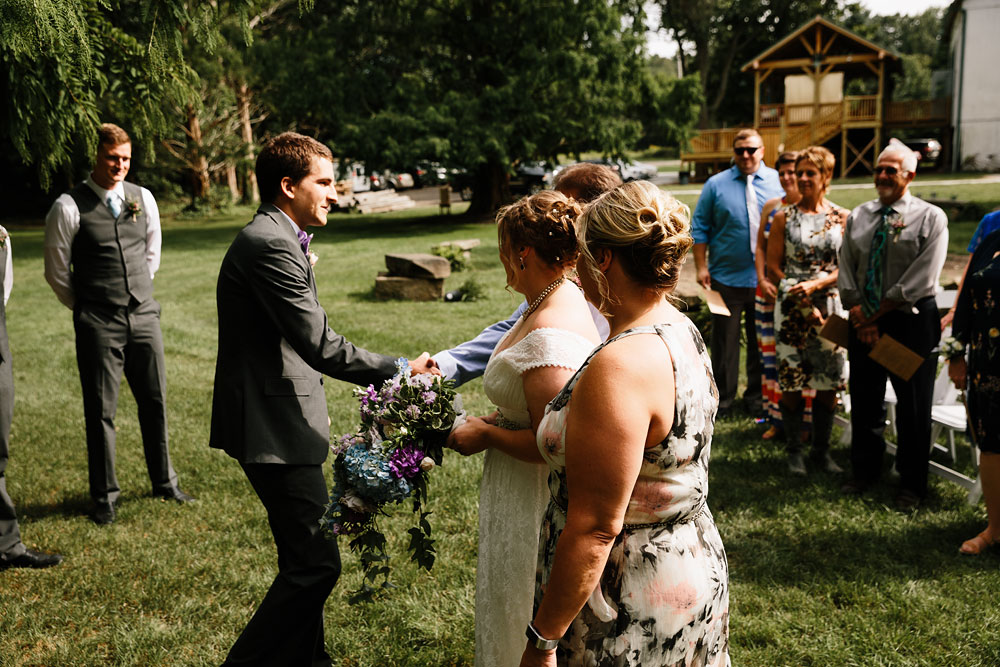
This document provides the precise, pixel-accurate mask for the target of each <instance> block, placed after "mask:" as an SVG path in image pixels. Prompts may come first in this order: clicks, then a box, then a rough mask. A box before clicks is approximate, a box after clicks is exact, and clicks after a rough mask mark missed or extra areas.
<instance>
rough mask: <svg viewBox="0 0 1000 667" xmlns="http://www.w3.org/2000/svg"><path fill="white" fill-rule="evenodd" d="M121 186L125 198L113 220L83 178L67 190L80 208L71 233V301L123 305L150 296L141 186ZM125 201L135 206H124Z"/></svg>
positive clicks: (150, 287)
mask: <svg viewBox="0 0 1000 667" xmlns="http://www.w3.org/2000/svg"><path fill="white" fill-rule="evenodd" d="M123 185H124V186H125V201H126V203H125V204H123V205H122V212H121V215H119V216H118V219H117V220H116V219H115V217H114V216H113V215H112V214H111V210H110V209H109V208H108V205H107V204H106V203H105V202H102V201H101V200H100V199H99V198H98V197H97V194H96V193H95V192H94V191H93V190H92V189H91V188H90V186H88V185H87V184H86V183H80V184H79V185H77V186H76V187H75V188H73V189H72V190H70V192H69V194H70V196H71V197H72V198H73V201H75V202H76V207H77V208H78V209H79V210H80V230H79V231H78V232H77V234H76V238H74V239H73V248H72V253H73V291H74V292H75V294H76V301H77V303H83V302H87V301H92V302H97V303H109V304H113V305H116V306H127V305H129V303H130V302H131V300H132V299H133V298H134V299H135V300H136V301H137V302H139V303H142V302H143V301H146V300H147V299H149V298H151V297H152V296H153V280H152V279H151V278H150V277H149V265H148V264H147V263H146V222H147V220H146V210H145V208H144V207H143V205H142V189H141V188H139V187H138V186H136V185H132V184H131V183H123ZM129 202H135V203H136V204H138V205H139V207H140V209H141V210H140V211H139V213H138V214H135V215H133V214H132V213H130V212H129V210H128V209H129V205H128V203H129Z"/></svg>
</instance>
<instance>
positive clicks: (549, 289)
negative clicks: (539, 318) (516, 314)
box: [524, 276, 566, 318]
mask: <svg viewBox="0 0 1000 667" xmlns="http://www.w3.org/2000/svg"><path fill="white" fill-rule="evenodd" d="M565 279H566V278H565V277H564V276H559V277H558V278H556V279H555V280H554V281H552V282H551V283H549V286H548V287H546V288H545V289H543V290H542V293H541V294H539V295H538V297H537V298H536V299H535V300H534V301H532V302H531V305H530V306H528V307H527V308H526V309H525V310H524V317H525V318H527V317H528V315H531V314H532V313H533V312H535V310H536V309H537V308H538V307H539V306H540V305H542V301H545V297H547V296H548V295H549V294H550V293H551V292H552V290H554V289H555V288H557V287H559V285H560V284H561V283H562V281H564V280H565Z"/></svg>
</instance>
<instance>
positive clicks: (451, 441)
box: [446, 417, 544, 463]
mask: <svg viewBox="0 0 1000 667" xmlns="http://www.w3.org/2000/svg"><path fill="white" fill-rule="evenodd" d="M446 445H447V446H448V447H450V448H451V449H454V450H455V451H456V452H458V453H459V454H464V455H465V456H471V455H472V454H478V453H479V452H482V451H485V450H487V449H489V448H490V447H495V448H497V449H499V450H500V451H502V452H504V453H506V454H509V455H510V456H513V457H514V458H516V459H520V460H522V461H527V462H528V463H544V461H543V459H542V455H541V454H539V452H538V447H537V446H536V445H535V432H534V431H532V430H531V429H529V428H523V429H520V430H517V431H510V430H508V429H505V428H501V427H499V426H494V425H492V424H490V423H489V422H487V421H486V420H484V419H482V418H480V417H469V418H468V419H467V420H466V422H465V423H464V424H463V425H462V426H461V427H459V428H457V429H455V430H454V431H452V433H451V435H449V436H448V442H447V443H446Z"/></svg>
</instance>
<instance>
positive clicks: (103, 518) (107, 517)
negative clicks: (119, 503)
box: [90, 502, 115, 526]
mask: <svg viewBox="0 0 1000 667" xmlns="http://www.w3.org/2000/svg"><path fill="white" fill-rule="evenodd" d="M90 518H91V519H93V520H94V523H96V524H97V525H99V526H107V525H108V524H112V523H114V522H115V504H114V503H110V502H109V503H97V504H95V505H94V511H93V512H91V514H90Z"/></svg>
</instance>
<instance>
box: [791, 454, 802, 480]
mask: <svg viewBox="0 0 1000 667" xmlns="http://www.w3.org/2000/svg"><path fill="white" fill-rule="evenodd" d="M788 472H790V473H792V474H793V475H798V476H800V477H805V475H806V463H805V461H803V460H802V452H792V453H791V454H789V455H788Z"/></svg>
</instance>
